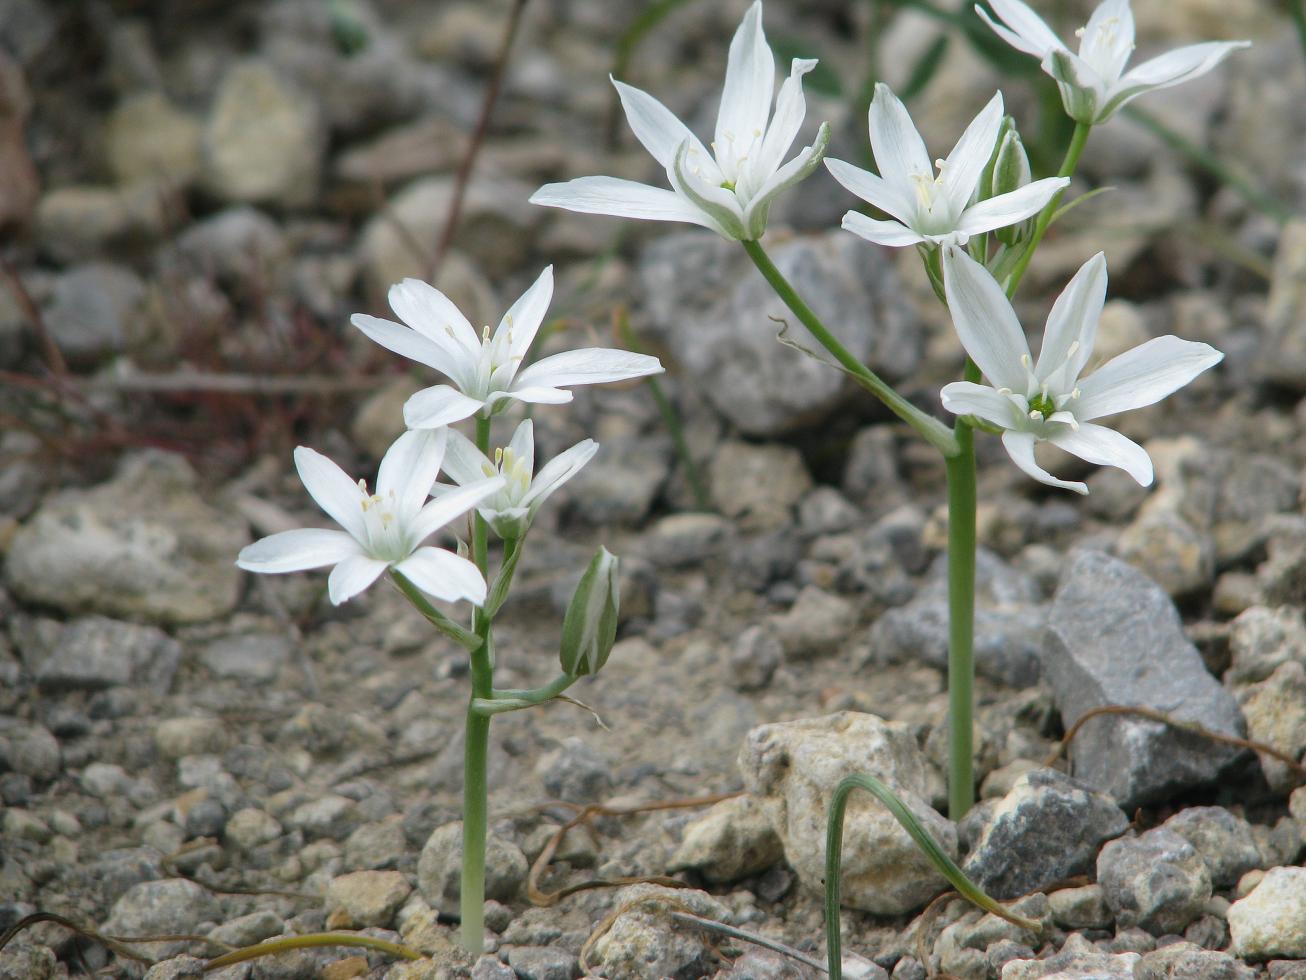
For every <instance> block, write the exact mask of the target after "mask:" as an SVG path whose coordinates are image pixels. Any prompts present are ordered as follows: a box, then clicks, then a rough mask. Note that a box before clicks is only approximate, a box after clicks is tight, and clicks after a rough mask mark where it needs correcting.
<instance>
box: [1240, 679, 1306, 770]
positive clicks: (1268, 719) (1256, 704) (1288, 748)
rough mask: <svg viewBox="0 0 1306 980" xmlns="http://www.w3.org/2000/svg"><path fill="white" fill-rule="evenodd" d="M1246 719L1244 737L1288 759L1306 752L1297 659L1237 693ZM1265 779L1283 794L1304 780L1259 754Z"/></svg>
mask: <svg viewBox="0 0 1306 980" xmlns="http://www.w3.org/2000/svg"><path fill="white" fill-rule="evenodd" d="M1238 700H1239V702H1240V703H1241V704H1242V709H1243V714H1244V715H1245V716H1246V718H1247V736H1248V738H1250V739H1252V740H1253V741H1256V742H1264V743H1265V744H1267V745H1270V746H1272V747H1273V748H1276V749H1278V750H1279V751H1280V752H1283V753H1285V754H1286V755H1288V756H1289V757H1290V758H1293V759H1300V758H1301V757H1302V753H1303V752H1306V667H1303V666H1302V665H1301V663H1299V662H1298V661H1296V660H1289V661H1288V662H1287V663H1285V664H1282V665H1281V666H1280V667H1279V668H1278V669H1277V670H1275V672H1274V673H1273V674H1271V675H1270V676H1269V677H1267V678H1266V679H1265V680H1263V681H1261V682H1260V683H1259V684H1252V685H1251V686H1249V687H1246V688H1244V689H1243V690H1242V691H1241V692H1239V695H1238ZM1261 769H1262V770H1264V772H1265V780H1266V782H1268V783H1269V784H1270V787H1271V788H1272V789H1274V790H1275V791H1277V792H1280V793H1286V792H1288V791H1289V790H1291V789H1292V788H1293V787H1294V786H1298V785H1300V784H1301V783H1302V782H1303V780H1302V778H1301V776H1300V775H1298V773H1296V772H1295V771H1293V770H1292V769H1289V768H1288V766H1287V765H1285V764H1284V763H1283V762H1282V761H1281V760H1279V759H1276V758H1274V757H1273V756H1269V755H1265V754H1263V753H1262V755H1261Z"/></svg>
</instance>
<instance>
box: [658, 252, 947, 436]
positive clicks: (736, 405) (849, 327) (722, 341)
mask: <svg viewBox="0 0 1306 980" xmlns="http://www.w3.org/2000/svg"><path fill="white" fill-rule="evenodd" d="M770 254H771V258H772V260H773V261H774V262H775V264H776V266H777V267H778V268H779V269H780V271H781V272H782V273H783V274H784V275H785V277H786V278H787V279H788V280H789V281H790V282H791V283H792V284H793V285H794V287H795V289H796V290H797V291H798V293H799V294H800V295H801V296H803V297H804V298H805V299H806V301H807V302H808V303H809V304H811V306H812V308H813V310H814V311H815V312H816V314H817V315H818V316H820V317H821V318H822V320H823V322H824V323H825V325H826V326H827V327H828V328H829V329H830V331H831V332H832V333H834V334H835V336H837V337H838V338H839V340H840V341H841V342H842V343H843V344H844V346H845V347H846V348H847V349H848V350H849V351H851V353H852V354H853V356H854V357H856V358H858V359H859V360H862V361H863V362H865V363H868V364H870V366H871V367H872V368H873V369H874V370H876V371H877V372H878V373H880V374H881V375H882V376H883V377H885V379H886V380H888V381H890V382H892V381H895V380H898V379H901V378H903V377H906V376H908V375H910V374H911V372H912V371H913V370H914V369H915V367H916V365H917V364H918V363H919V361H920V357H921V349H922V342H923V336H924V334H923V331H920V330H919V329H917V328H916V324H915V316H914V314H913V312H912V311H911V309H910V307H909V306H908V304H907V303H906V301H905V299H904V298H903V294H902V290H901V289H900V288H899V286H898V284H897V277H896V275H895V272H894V269H893V266H892V264H891V263H890V262H889V261H887V260H886V258H885V257H884V255H883V253H881V252H879V251H877V250H876V249H868V248H862V247H860V243H859V242H857V241H856V240H855V239H853V238H851V237H850V236H848V235H846V234H841V233H839V232H828V233H826V234H824V235H813V236H803V237H795V238H791V239H789V240H787V241H778V242H777V243H775V244H774V245H772V246H771V248H770ZM638 273H639V278H640V282H641V284H642V286H643V289H644V294H645V300H646V304H647V308H648V312H649V318H650V320H651V324H650V331H649V332H650V334H651V335H653V336H654V337H656V338H658V339H660V340H662V341H664V342H665V343H666V345H667V346H668V347H669V349H670V351H671V354H672V357H673V358H674V360H675V361H676V363H677V364H678V365H679V369H680V371H681V372H682V375H683V376H684V377H685V379H686V380H687V382H688V383H690V384H692V385H694V386H695V387H696V388H697V389H698V390H700V391H702V392H703V393H704V394H705V395H706V396H707V398H708V400H709V401H710V402H711V403H712V405H713V406H714V407H715V408H716V409H717V411H719V412H720V413H721V414H722V415H724V416H725V417H726V418H727V419H729V420H730V421H731V422H732V423H734V425H735V426H737V427H738V428H739V430H740V431H741V432H743V433H745V434H747V435H752V436H768V435H778V434H781V433H784V432H789V431H793V430H794V429H796V428H801V427H804V426H808V425H812V424H815V423H818V422H820V421H821V420H822V419H823V418H825V417H827V416H828V415H829V414H830V413H831V412H832V411H834V410H835V409H836V408H837V407H838V406H839V405H840V404H841V403H842V402H843V400H844V397H845V396H846V395H847V394H849V393H850V392H851V391H852V390H853V387H854V386H853V385H852V383H851V382H850V381H849V380H848V379H847V378H846V377H845V376H844V375H843V374H842V373H841V372H839V371H838V370H835V369H834V368H831V367H829V366H828V365H827V364H820V363H817V362H816V361H815V360H813V359H811V358H809V357H806V356H804V355H802V354H800V353H799V352H797V351H794V350H791V349H789V348H787V347H785V346H784V345H782V344H779V343H777V342H776V334H777V333H778V332H779V331H780V330H781V324H780V322H777V321H783V322H785V323H788V324H789V329H788V331H787V333H786V336H787V337H788V338H789V339H791V340H793V341H795V342H796V343H798V344H801V345H802V346H803V347H806V348H809V349H815V348H818V345H817V343H816V341H814V340H812V338H811V337H810V336H808V334H807V333H806V331H805V330H804V328H803V327H802V326H801V324H799V323H798V322H797V320H796V318H795V317H794V315H793V313H792V312H791V311H790V310H789V309H788V307H786V306H785V305H784V303H783V302H782V301H781V300H780V299H779V298H777V296H776V295H775V293H774V292H773V291H772V290H771V287H770V286H768V285H767V283H766V282H765V280H763V279H762V277H761V276H760V275H759V274H758V273H757V272H756V271H755V270H754V269H753V268H752V267H751V263H750V262H749V261H748V259H747V257H746V256H745V255H743V254H742V250H741V249H739V248H738V246H736V245H735V243H733V242H726V241H722V240H721V239H719V238H716V237H714V236H711V235H706V234H702V233H699V232H690V233H680V234H672V235H667V236H664V237H662V238H659V239H657V240H656V241H654V242H653V243H651V244H650V245H649V246H648V247H647V248H645V250H644V252H643V253H642V254H641V256H640V258H639V269H638ZM821 354H822V356H823V357H824V358H827V359H828V355H826V354H825V352H824V351H823V350H822V351H821Z"/></svg>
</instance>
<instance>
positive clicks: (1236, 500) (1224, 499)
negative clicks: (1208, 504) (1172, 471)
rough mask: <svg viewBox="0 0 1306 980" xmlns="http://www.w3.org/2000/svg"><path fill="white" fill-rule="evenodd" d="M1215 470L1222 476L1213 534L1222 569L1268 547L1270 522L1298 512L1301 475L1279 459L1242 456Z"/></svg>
mask: <svg viewBox="0 0 1306 980" xmlns="http://www.w3.org/2000/svg"><path fill="white" fill-rule="evenodd" d="M1221 462H1223V461H1216V462H1215V464H1214V467H1213V468H1218V472H1219V473H1220V482H1219V489H1218V491H1217V496H1216V499H1215V514H1214V519H1213V524H1212V527H1211V534H1212V537H1213V539H1214V541H1215V558H1216V563H1217V564H1218V565H1220V566H1221V567H1223V566H1227V565H1230V564H1232V563H1234V562H1237V561H1242V560H1243V559H1245V558H1247V557H1248V556H1249V555H1251V554H1252V553H1253V552H1255V551H1256V550H1257V549H1259V548H1262V547H1264V546H1265V542H1266V538H1267V536H1268V530H1269V528H1270V527H1271V526H1272V525H1271V523H1270V522H1269V521H1267V518H1268V517H1270V516H1271V515H1273V514H1283V513H1289V512H1292V511H1294V510H1295V509H1296V507H1297V499H1298V497H1299V495H1300V493H1301V474H1300V473H1299V472H1298V471H1297V470H1295V469H1293V468H1292V467H1291V466H1289V465H1288V464H1287V463H1286V462H1285V461H1284V460H1282V459H1280V458H1279V457H1277V456H1270V455H1265V454H1259V453H1249V454H1247V455H1238V456H1235V457H1233V458H1231V459H1229V460H1228V461H1227V465H1220V463H1221Z"/></svg>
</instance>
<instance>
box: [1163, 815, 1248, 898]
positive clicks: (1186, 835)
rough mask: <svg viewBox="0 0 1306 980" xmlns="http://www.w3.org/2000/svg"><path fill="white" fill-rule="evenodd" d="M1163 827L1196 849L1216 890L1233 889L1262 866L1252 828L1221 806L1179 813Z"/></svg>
mask: <svg viewBox="0 0 1306 980" xmlns="http://www.w3.org/2000/svg"><path fill="white" fill-rule="evenodd" d="M1162 826H1164V827H1167V828H1168V829H1170V830H1173V831H1174V832H1175V833H1176V834H1178V835H1179V836H1180V837H1182V838H1183V839H1184V840H1186V841H1188V843H1190V844H1192V845H1193V847H1194V848H1196V849H1197V853H1198V854H1200V855H1201V856H1202V860H1203V861H1205V862H1206V868H1207V870H1208V871H1210V873H1211V884H1212V885H1214V886H1215V887H1216V888H1230V887H1232V886H1233V885H1236V884H1237V883H1238V879H1239V878H1241V877H1242V876H1243V875H1244V874H1246V873H1247V872H1248V871H1251V870H1252V869H1253V868H1259V867H1261V866H1262V864H1261V862H1262V857H1261V849H1260V848H1259V847H1257V846H1256V838H1255V837H1254V836H1253V835H1252V825H1251V824H1249V823H1248V822H1247V821H1246V820H1244V819H1243V818H1242V817H1240V816H1238V815H1237V814H1233V813H1230V812H1229V811H1228V810H1226V809H1225V808H1224V807H1220V806H1194V807H1189V808H1188V809H1186V810H1180V811H1179V812H1178V813H1176V814H1175V815H1174V816H1173V817H1171V818H1170V819H1169V820H1167V821H1166V822H1165V823H1164V824H1162Z"/></svg>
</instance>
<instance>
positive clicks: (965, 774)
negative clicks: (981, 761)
mask: <svg viewBox="0 0 1306 980" xmlns="http://www.w3.org/2000/svg"><path fill="white" fill-rule="evenodd" d="M978 373H979V372H978V371H976V370H974V366H973V365H972V364H971V363H970V362H969V361H967V363H966V380H968V381H970V380H978V378H975V377H973V376H974V375H978ZM956 436H957V443H958V445H959V446H960V447H961V452H959V453H958V454H957V455H956V456H952V457H950V458H948V459H946V460H944V464H945V466H946V468H947V476H948V816H949V817H950V818H951V819H953V820H960V819H961V818H962V817H963V816H964V815H965V813H966V811H967V810H969V809H970V808H971V805H972V804H974V802H975V760H974V754H975V747H974V728H975V720H974V719H975V548H976V535H975V505H976V493H975V431H974V430H973V429H972V428H971V427H970V426H969V425H967V424H966V423H965V422H962V421H958V423H957V429H956Z"/></svg>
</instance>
